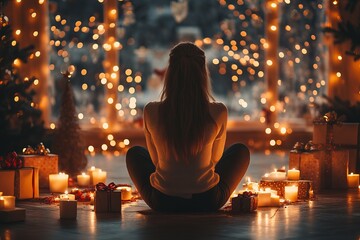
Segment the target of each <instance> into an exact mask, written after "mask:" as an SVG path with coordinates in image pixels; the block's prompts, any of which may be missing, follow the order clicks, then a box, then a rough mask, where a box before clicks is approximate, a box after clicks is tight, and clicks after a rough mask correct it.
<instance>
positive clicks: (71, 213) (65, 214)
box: [60, 200, 77, 219]
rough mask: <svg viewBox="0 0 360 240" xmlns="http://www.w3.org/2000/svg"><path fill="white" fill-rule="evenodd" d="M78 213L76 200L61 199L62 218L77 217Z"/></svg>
mask: <svg viewBox="0 0 360 240" xmlns="http://www.w3.org/2000/svg"><path fill="white" fill-rule="evenodd" d="M76 215H77V201H76V200H60V218H61V219H75V218H76Z"/></svg>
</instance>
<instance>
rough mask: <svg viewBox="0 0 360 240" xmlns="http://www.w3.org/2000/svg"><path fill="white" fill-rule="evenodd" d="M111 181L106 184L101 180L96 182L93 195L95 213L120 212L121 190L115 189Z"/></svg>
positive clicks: (115, 186)
mask: <svg viewBox="0 0 360 240" xmlns="http://www.w3.org/2000/svg"><path fill="white" fill-rule="evenodd" d="M116 188H117V185H116V184H115V183H113V182H111V183H109V184H108V185H106V184H105V183H103V182H100V183H98V184H96V186H95V196H94V211H95V212H96V213H104V212H115V213H121V190H117V189H116Z"/></svg>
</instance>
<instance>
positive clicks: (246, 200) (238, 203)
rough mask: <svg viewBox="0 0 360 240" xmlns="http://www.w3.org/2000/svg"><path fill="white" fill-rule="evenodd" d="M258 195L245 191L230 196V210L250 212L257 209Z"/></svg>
mask: <svg viewBox="0 0 360 240" xmlns="http://www.w3.org/2000/svg"><path fill="white" fill-rule="evenodd" d="M257 206H258V195H257V194H256V193H252V192H250V191H245V192H243V193H242V194H239V195H238V196H237V197H233V198H231V210H232V212H233V213H251V212H254V211H255V210H256V209H257Z"/></svg>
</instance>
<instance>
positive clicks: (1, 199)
mask: <svg viewBox="0 0 360 240" xmlns="http://www.w3.org/2000/svg"><path fill="white" fill-rule="evenodd" d="M4 201H5V200H4V197H0V210H1V209H4V205H5V203H4Z"/></svg>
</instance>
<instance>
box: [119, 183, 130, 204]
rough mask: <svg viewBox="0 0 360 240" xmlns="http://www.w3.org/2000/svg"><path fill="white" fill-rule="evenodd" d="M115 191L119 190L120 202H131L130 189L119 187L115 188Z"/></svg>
mask: <svg viewBox="0 0 360 240" xmlns="http://www.w3.org/2000/svg"><path fill="white" fill-rule="evenodd" d="M116 189H117V190H121V200H123V201H127V200H131V198H132V193H131V187H127V186H121V187H117V188H116Z"/></svg>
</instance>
